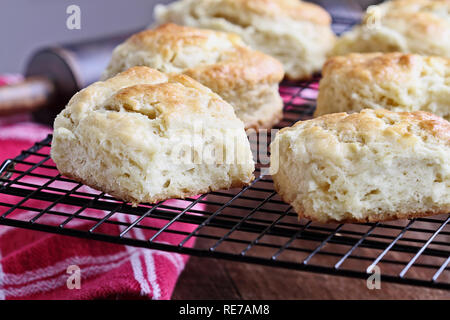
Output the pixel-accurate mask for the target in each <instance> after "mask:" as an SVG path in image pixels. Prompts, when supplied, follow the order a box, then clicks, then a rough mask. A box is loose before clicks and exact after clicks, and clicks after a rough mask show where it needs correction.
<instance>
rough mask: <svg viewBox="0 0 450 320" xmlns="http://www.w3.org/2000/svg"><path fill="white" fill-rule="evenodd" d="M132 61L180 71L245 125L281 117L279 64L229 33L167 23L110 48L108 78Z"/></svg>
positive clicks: (269, 122)
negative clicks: (216, 97) (218, 98)
mask: <svg viewBox="0 0 450 320" xmlns="http://www.w3.org/2000/svg"><path fill="white" fill-rule="evenodd" d="M136 65H144V66H147V67H151V68H154V69H157V70H159V71H161V72H165V73H182V74H186V75H188V76H190V77H191V78H193V79H195V80H197V81H199V82H200V83H202V84H203V85H205V86H207V87H208V88H210V89H211V90H213V91H214V92H216V93H217V94H219V95H220V96H221V97H222V98H224V99H225V100H226V101H228V102H229V103H230V104H231V105H232V106H233V107H234V108H235V111H236V114H237V116H238V118H240V119H241V120H242V121H244V123H245V125H246V128H255V129H259V128H267V129H269V128H271V127H272V126H273V125H274V124H276V123H277V122H278V121H279V120H280V117H281V115H282V108H283V102H282V99H281V97H280V95H279V92H278V84H279V82H280V81H281V80H282V79H283V76H284V70H283V66H282V65H281V63H280V62H278V61H277V60H276V59H274V58H272V57H270V56H268V55H266V54H263V53H262V52H259V51H256V50H252V49H251V48H249V47H248V46H246V45H245V44H244V42H243V41H242V40H241V38H240V37H239V36H237V35H235V34H232V33H226V32H218V31H213V30H205V29H196V28H191V27H184V26H178V25H175V24H165V25H162V26H159V27H158V28H156V29H153V30H145V31H142V32H139V33H137V34H135V35H133V36H131V37H130V38H129V39H128V40H127V41H125V42H124V43H123V44H121V45H119V46H118V47H117V48H116V49H115V50H114V52H113V55H112V58H111V61H110V63H109V65H108V67H107V69H106V70H105V72H104V74H103V77H102V78H103V79H107V78H110V77H112V76H114V75H116V74H117V73H119V72H122V71H124V70H126V69H128V68H130V67H133V66H136Z"/></svg>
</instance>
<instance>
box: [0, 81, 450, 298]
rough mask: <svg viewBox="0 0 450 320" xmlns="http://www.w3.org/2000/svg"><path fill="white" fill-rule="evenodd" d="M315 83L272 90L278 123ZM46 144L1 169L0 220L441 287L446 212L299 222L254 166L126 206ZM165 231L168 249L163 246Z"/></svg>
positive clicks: (303, 115) (291, 118)
mask: <svg viewBox="0 0 450 320" xmlns="http://www.w3.org/2000/svg"><path fill="white" fill-rule="evenodd" d="M317 80H318V78H315V79H312V80H311V81H308V82H304V83H300V84H299V83H296V84H289V83H285V84H284V85H283V86H282V87H281V88H280V92H281V93H282V95H283V98H284V100H285V116H284V119H283V121H282V122H281V123H280V124H279V126H280V127H284V126H287V125H291V124H293V123H294V122H295V121H297V120H300V119H307V118H309V117H310V116H311V114H312V112H313V110H314V101H315V95H316V94H317ZM50 143H51V136H49V137H47V138H46V139H45V140H43V141H41V142H38V143H36V144H35V145H34V146H33V147H32V148H30V149H28V150H26V151H23V152H22V153H21V154H20V155H19V156H18V157H16V158H14V159H12V160H8V161H6V162H5V163H4V164H3V166H2V167H1V169H0V170H1V171H0V172H2V174H1V178H0V182H1V184H2V186H1V187H0V193H1V194H3V195H2V198H5V195H8V196H7V197H6V200H2V202H0V224H3V225H8V226H14V227H20V228H27V229H33V230H40V231H44V232H52V233H57V234H61V235H70V236H76V237H81V238H88V239H92V240H102V241H108V242H113V243H119V244H125V245H131V246H138V247H146V248H152V249H159V250H166V251H174V252H179V253H184V254H190V255H197V256H205V257H215V258H222V259H229V260H235V261H241V262H250V263H258V264H264V265H269V266H275V267H284V268H290V269H297V270H304V271H311V272H318V273H327V274H335V275H342V276H348V277H353V278H361V279H365V278H368V276H369V274H368V272H367V270H368V268H369V269H370V268H372V267H374V266H379V267H380V269H381V279H382V281H390V282H397V283H404V284H410V285H419V286H427V287H433V288H443V289H450V272H449V271H450V268H449V262H450V250H449V249H450V242H449V239H450V228H449V225H448V222H449V220H450V216H449V215H441V216H435V217H429V218H419V219H412V220H401V221H396V222H386V223H365V224H360V225H358V224H339V225H324V224H319V223H313V222H310V221H307V220H303V219H302V220H300V221H299V220H298V218H297V215H296V214H295V212H293V211H292V208H291V207H290V206H289V205H287V204H285V203H283V202H282V201H281V200H280V198H279V197H278V195H277V194H276V193H275V192H274V190H273V186H272V180H271V177H270V176H264V175H261V174H259V173H260V169H258V170H257V172H256V175H257V178H256V179H255V181H254V182H253V183H252V184H251V185H250V186H248V187H246V188H243V189H239V190H229V191H221V192H211V193H209V194H207V195H201V196H199V197H195V198H188V199H185V200H178V201H176V202H174V201H171V200H168V201H165V202H161V203H158V204H156V205H140V206H138V207H132V206H131V205H129V204H127V203H124V202H121V201H117V200H115V199H114V198H112V197H110V196H108V195H106V194H104V193H101V192H98V191H95V190H93V189H90V188H87V187H85V186H83V185H82V184H80V183H77V182H74V181H71V180H69V179H67V178H64V177H62V176H61V175H60V174H59V173H58V171H57V170H56V167H55V166H54V164H53V163H52V161H51V159H50V156H49V151H50ZM60 206H64V208H63V210H62V209H60V208H59V207H60ZM68 208H69V209H68ZM119 216H122V217H124V216H126V217H128V218H127V219H123V218H121V219H119V218H118V217H119ZM77 222H80V223H79V224H77ZM105 226H106V227H105ZM107 226H115V227H114V228H108V227H107ZM116 227H120V228H116ZM135 229H138V230H141V231H143V233H142V234H146V235H147V236H146V237H145V238H142V237H141V238H139V237H137V236H136V234H134V233H133V232H132V230H135ZM144 231H145V233H144ZM168 234H170V235H176V236H177V239H178V240H177V243H176V244H173V243H167V242H166V241H165V239H164V238H165V235H168ZM192 240H196V245H195V246H192V244H193V242H192Z"/></svg>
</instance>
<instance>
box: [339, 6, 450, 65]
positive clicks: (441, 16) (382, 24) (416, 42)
mask: <svg viewBox="0 0 450 320" xmlns="http://www.w3.org/2000/svg"><path fill="white" fill-rule="evenodd" d="M394 51H397V52H406V53H417V54H423V55H436V56H443V57H448V58H450V1H449V0H393V1H386V2H384V3H381V4H379V5H377V6H371V7H369V8H368V9H367V12H366V14H365V16H364V18H363V23H362V24H361V25H358V26H356V27H354V28H353V29H352V30H350V31H349V32H346V33H344V34H343V35H342V36H341V37H340V38H339V39H338V40H337V41H336V44H335V47H334V49H333V52H332V54H333V55H344V54H347V53H350V52H394Z"/></svg>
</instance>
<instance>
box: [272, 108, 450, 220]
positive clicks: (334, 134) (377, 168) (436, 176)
mask: <svg viewBox="0 0 450 320" xmlns="http://www.w3.org/2000/svg"><path fill="white" fill-rule="evenodd" d="M271 172H272V177H273V181H274V185H275V190H276V191H277V192H278V193H279V194H280V196H281V198H282V199H283V200H284V201H285V202H287V203H289V204H291V205H292V206H293V208H294V210H295V211H296V212H297V213H298V214H299V216H300V217H304V218H308V219H311V220H314V221H318V222H361V223H362V222H376V221H386V220H393V219H405V218H408V219H409V218H414V217H423V216H428V215H434V214H441V213H448V212H449V211H450V123H449V122H448V121H446V120H444V119H442V118H440V117H437V116H435V115H432V114H430V113H426V112H421V111H418V112H412V113H409V112H391V111H388V110H381V109H380V110H369V109H366V110H363V111H361V112H360V113H354V114H347V113H334V114H328V115H325V116H321V117H319V118H316V119H312V120H308V121H300V122H298V123H296V124H295V125H294V126H292V127H289V128H284V129H282V130H280V131H279V133H278V134H277V136H276V138H275V140H274V142H273V143H272V144H271Z"/></svg>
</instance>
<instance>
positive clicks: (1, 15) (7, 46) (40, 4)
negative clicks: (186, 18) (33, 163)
mask: <svg viewBox="0 0 450 320" xmlns="http://www.w3.org/2000/svg"><path fill="white" fill-rule="evenodd" d="M168 2H171V1H170V0H123V1H119V0H0V40H1V48H0V73H9V72H11V73H12V72H23V71H24V70H23V69H24V66H25V63H26V61H27V59H28V58H29V56H30V55H31V53H32V52H33V51H34V50H36V49H37V48H39V47H42V46H45V45H51V44H55V43H70V42H73V41H79V40H83V39H95V38H98V37H100V36H105V35H113V34H118V33H119V34H121V33H124V32H126V31H128V30H136V29H138V28H143V27H145V26H147V25H148V24H149V23H150V22H151V17H152V11H153V7H154V5H155V3H168ZM316 2H319V3H320V4H321V5H324V6H327V7H329V8H331V9H336V7H339V6H342V5H343V4H347V5H349V7H350V8H352V9H358V8H359V5H358V2H359V3H361V4H366V3H368V2H371V0H345V1H343V0H340V1H339V0H336V1H334V0H318V1H316ZM372 2H374V1H372ZM71 4H76V5H78V6H80V8H81V30H68V29H67V28H66V19H67V17H68V15H67V14H66V8H67V7H68V6H69V5H71ZM345 12H346V13H350V12H349V10H345V11H344V13H345Z"/></svg>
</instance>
